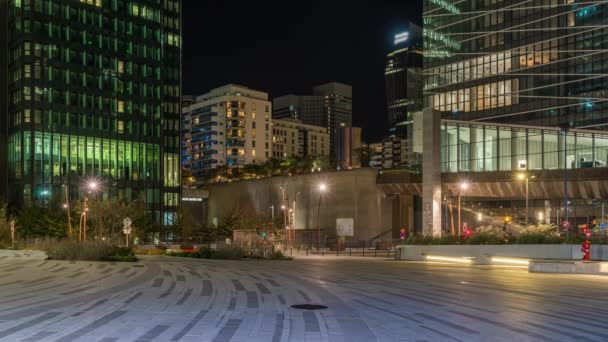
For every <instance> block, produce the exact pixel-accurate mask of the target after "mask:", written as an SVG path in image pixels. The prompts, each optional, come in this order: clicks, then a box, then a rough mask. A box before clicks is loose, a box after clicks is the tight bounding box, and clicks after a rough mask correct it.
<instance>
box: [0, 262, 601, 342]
mask: <svg viewBox="0 0 608 342" xmlns="http://www.w3.org/2000/svg"><path fill="white" fill-rule="evenodd" d="M607 285H608V277H599V276H580V275H579V276H574V275H548V274H529V273H528V272H527V271H526V270H525V269H522V268H511V267H505V266H502V267H491V266H460V265H450V264H441V263H413V262H399V261H392V260H387V259H381V258H356V257H350V258H349V257H331V256H326V257H309V258H298V259H297V260H294V261H216V260H198V259H183V258H174V257H173V258H172V257H145V258H143V259H142V260H141V261H140V262H137V263H104V262H63V261H43V260H32V259H24V258H10V257H9V258H4V259H1V260H0V289H1V292H0V293H1V295H2V296H1V297H0V341H49V342H70V341H87V342H89V341H91V342H97V341H102V342H113V341H138V342H148V341H181V342H187V341H218V342H219V341H273V342H281V341H345V342H351V341H467V342H468V341H606V340H608V324H606V317H607V315H608V305H607V304H608V300H607V299H606V296H607V295H608V291H606V288H607ZM294 304H319V305H324V306H327V309H322V310H315V311H308V310H298V309H294V308H291V305H294Z"/></svg>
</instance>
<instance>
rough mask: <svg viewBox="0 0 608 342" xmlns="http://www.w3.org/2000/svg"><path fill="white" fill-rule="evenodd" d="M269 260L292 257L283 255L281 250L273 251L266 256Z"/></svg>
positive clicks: (290, 258)
mask: <svg viewBox="0 0 608 342" xmlns="http://www.w3.org/2000/svg"><path fill="white" fill-rule="evenodd" d="M268 259H270V260H293V258H292V257H288V256H285V255H284V254H283V252H281V251H275V252H272V253H270V255H269V256H268Z"/></svg>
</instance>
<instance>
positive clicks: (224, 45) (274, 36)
mask: <svg viewBox="0 0 608 342" xmlns="http://www.w3.org/2000/svg"><path fill="white" fill-rule="evenodd" d="M421 2H422V1H421V0H401V1H380V0H378V1H367V0H364V1H355V0H351V1H342V0H338V1H332V0H326V1H324V2H316V1H306V0H304V1H274V0H268V1H242V2H241V1H221V0H216V1H206V0H205V1H200V0H184V1H183V6H184V8H183V10H184V18H183V20H184V23H183V28H184V37H183V41H184V47H183V48H184V49H183V52H184V60H183V67H184V94H189V95H200V94H203V93H205V92H207V91H208V90H209V89H211V88H214V87H218V86H221V85H224V84H228V83H236V84H241V85H245V86H248V87H249V88H253V89H256V90H262V91H266V92H268V93H269V94H270V96H271V98H272V97H276V96H281V95H284V94H287V93H296V94H310V93H312V87H313V86H314V85H318V84H322V83H325V82H331V81H337V82H343V83H347V84H351V85H352V86H353V120H354V125H355V126H359V127H362V128H363V135H364V139H365V140H366V141H367V142H371V141H374V140H379V139H380V138H382V136H383V135H384V133H385V131H386V129H387V122H386V121H387V119H386V103H385V93H384V75H383V69H384V59H385V54H386V51H387V50H388V49H389V48H390V45H391V40H392V38H393V37H392V36H393V34H394V33H396V32H399V31H400V30H403V29H405V28H406V27H407V23H408V20H412V21H413V22H414V23H417V24H420V21H421V19H420V17H421V7H422V6H421Z"/></svg>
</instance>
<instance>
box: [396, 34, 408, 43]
mask: <svg viewBox="0 0 608 342" xmlns="http://www.w3.org/2000/svg"><path fill="white" fill-rule="evenodd" d="M409 38H410V33H409V32H401V33H397V34H396V35H395V41H394V43H395V45H397V44H400V43H403V42H406V41H407V40H408V39H409Z"/></svg>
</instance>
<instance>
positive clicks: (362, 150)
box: [354, 146, 373, 167]
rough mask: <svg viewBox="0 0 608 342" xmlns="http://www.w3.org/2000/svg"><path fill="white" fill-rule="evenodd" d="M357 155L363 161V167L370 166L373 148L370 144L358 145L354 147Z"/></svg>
mask: <svg viewBox="0 0 608 342" xmlns="http://www.w3.org/2000/svg"><path fill="white" fill-rule="evenodd" d="M354 152H355V156H356V157H357V159H358V160H359V162H360V163H361V167H369V166H370V165H369V163H370V162H371V160H372V153H373V150H372V149H371V148H370V147H369V146H363V147H358V148H356V149H354Z"/></svg>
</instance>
